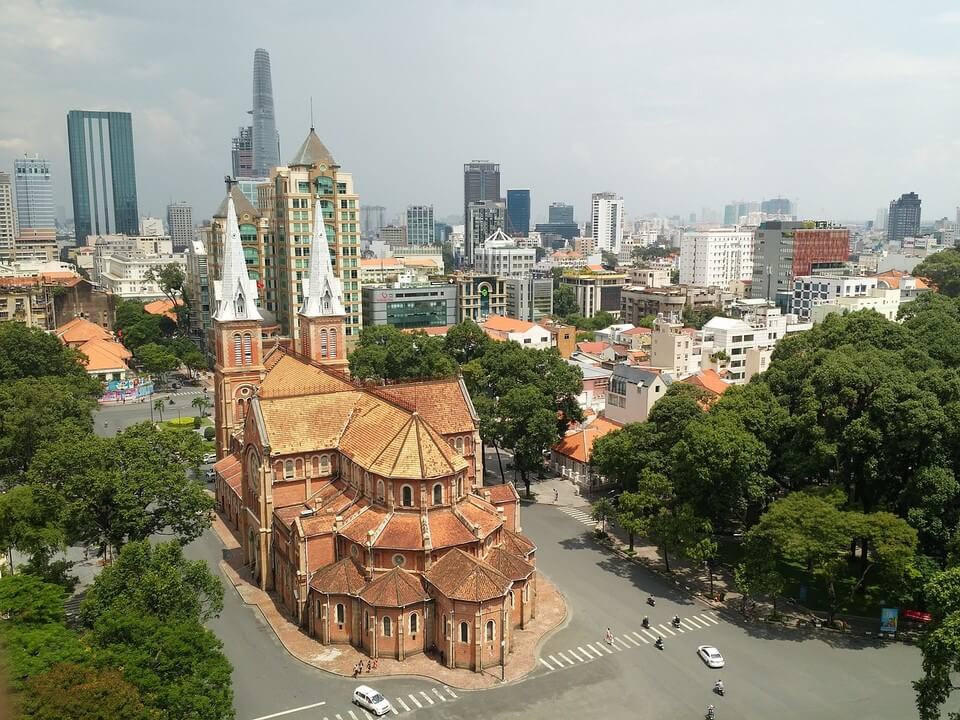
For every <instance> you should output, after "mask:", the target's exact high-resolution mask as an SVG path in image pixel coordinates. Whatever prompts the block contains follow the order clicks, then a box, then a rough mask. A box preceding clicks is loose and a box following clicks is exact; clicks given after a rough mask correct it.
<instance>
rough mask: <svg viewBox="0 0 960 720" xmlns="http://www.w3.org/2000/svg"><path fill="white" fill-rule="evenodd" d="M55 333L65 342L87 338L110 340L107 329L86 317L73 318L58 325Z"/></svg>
mask: <svg viewBox="0 0 960 720" xmlns="http://www.w3.org/2000/svg"><path fill="white" fill-rule="evenodd" d="M55 334H56V336H57V337H58V338H60V340H61V341H62V342H63V343H65V344H68V345H70V344H74V343H85V342H87V341H88V340H112V339H113V335H111V334H110V333H109V332H108V331H107V330H105V329H103V328H102V327H100V326H99V325H97V324H96V323H92V322H90V321H89V320H87V319H86V318H81V317H78V318H74V319H73V320H71V321H69V322H66V323H64V324H63V325H61V326H60V327H58V328H57V329H56V331H55Z"/></svg>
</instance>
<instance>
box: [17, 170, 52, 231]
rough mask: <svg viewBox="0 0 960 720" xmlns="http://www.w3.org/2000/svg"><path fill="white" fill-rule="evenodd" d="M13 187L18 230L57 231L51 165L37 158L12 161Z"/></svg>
mask: <svg viewBox="0 0 960 720" xmlns="http://www.w3.org/2000/svg"><path fill="white" fill-rule="evenodd" d="M13 184H14V189H15V191H16V196H17V222H18V224H19V226H20V230H21V231H23V230H56V227H57V222H56V219H55V218H54V215H53V186H52V184H51V182H50V163H49V162H47V161H46V160H44V159H42V158H41V157H40V156H39V155H34V156H33V157H32V158H31V157H26V156H24V157H22V158H20V159H19V160H14V161H13Z"/></svg>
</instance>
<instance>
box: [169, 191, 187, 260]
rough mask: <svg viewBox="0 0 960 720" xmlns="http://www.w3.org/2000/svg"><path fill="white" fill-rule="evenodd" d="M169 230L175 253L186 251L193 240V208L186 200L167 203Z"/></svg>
mask: <svg viewBox="0 0 960 720" xmlns="http://www.w3.org/2000/svg"><path fill="white" fill-rule="evenodd" d="M167 232H168V233H169V234H170V240H171V241H172V243H173V251H174V252H175V253H182V252H186V251H187V248H188V247H190V242H191V241H192V240H193V208H192V207H191V206H190V205H188V204H187V203H185V202H178V203H171V204H169V205H167Z"/></svg>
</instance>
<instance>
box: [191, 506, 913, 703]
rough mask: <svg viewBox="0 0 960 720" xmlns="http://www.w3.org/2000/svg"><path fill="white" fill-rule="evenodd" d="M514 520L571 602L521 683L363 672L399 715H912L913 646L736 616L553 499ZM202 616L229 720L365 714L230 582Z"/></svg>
mask: <svg viewBox="0 0 960 720" xmlns="http://www.w3.org/2000/svg"><path fill="white" fill-rule="evenodd" d="M524 526H525V527H524V529H525V531H526V532H527V533H529V534H530V536H531V537H533V538H534V540H536V542H537V544H538V546H539V550H538V560H537V562H538V566H539V567H540V568H541V570H542V571H543V572H545V573H546V574H547V575H548V576H550V577H551V579H552V580H554V582H556V583H557V584H558V585H559V586H560V587H561V588H562V589H563V591H564V593H565V594H566V596H567V598H568V600H569V603H570V606H571V611H572V612H571V617H570V619H569V621H568V623H567V625H566V626H565V627H564V628H562V629H561V630H559V631H558V632H557V633H555V634H554V635H553V636H552V637H551V638H550V639H549V640H548V641H547V642H546V643H545V645H544V648H543V653H542V657H543V659H544V660H545V662H543V663H541V665H540V666H539V668H538V670H536V671H535V672H534V674H533V675H532V676H531V677H530V678H528V679H527V680H525V681H523V682H521V683H517V684H515V685H511V686H507V687H503V688H498V689H496V690H490V691H482V692H463V691H459V690H448V689H446V688H444V687H443V686H441V685H438V684H437V683H433V682H430V681H424V680H419V679H414V678H394V679H390V680H377V681H376V682H375V683H373V684H374V685H375V686H376V687H377V689H379V690H380V691H381V692H383V693H384V694H385V695H386V696H387V697H388V698H389V699H390V700H391V701H392V702H393V704H394V707H395V709H396V710H397V712H398V714H399V715H408V714H413V713H416V714H417V715H418V716H420V715H423V716H429V717H436V718H443V719H453V718H498V719H501V718H520V717H523V718H541V717H548V716H549V717H551V718H556V717H559V718H577V719H578V720H579V719H580V718H584V717H602V718H628V717H629V718H636V717H650V718H687V717H690V718H701V717H703V711H704V709H705V707H706V705H707V704H708V703H710V702H714V703H715V704H716V705H717V708H718V712H717V717H718V720H724V719H725V718H777V719H778V720H788V719H789V718H804V719H805V720H806V719H809V718H813V717H815V718H818V719H823V720H830V719H832V718H836V719H837V720H839V719H841V718H844V719H846V718H850V717H855V716H859V717H870V718H890V719H891V720H894V719H896V720H902V719H903V718H909V717H911V716H914V715H915V713H914V711H913V705H912V700H913V695H912V691H911V689H910V680H911V679H913V678H914V677H915V676H916V674H917V670H918V667H919V655H918V653H917V651H916V650H915V649H913V648H911V647H907V646H904V645H898V644H894V645H889V646H875V645H872V644H868V643H861V642H859V641H848V640H845V639H843V638H836V637H834V636H831V635H824V636H818V635H804V634H797V633H796V632H794V631H788V630H783V631H777V630H775V629H771V628H768V627H766V626H746V627H741V626H739V625H737V624H736V623H734V622H731V621H730V620H728V619H727V618H726V617H724V616H719V615H717V614H716V613H714V612H713V611H711V610H708V609H706V608H704V607H702V606H701V605H698V604H696V603H694V602H693V601H691V600H690V599H689V598H686V597H685V596H683V595H682V594H678V593H676V592H675V591H674V590H673V589H672V588H670V587H667V586H665V585H664V584H663V583H662V582H661V581H660V580H659V579H658V578H657V577H656V576H653V575H651V574H650V573H648V572H646V571H645V570H643V569H642V568H638V567H636V566H634V565H632V564H629V563H625V562H623V561H621V560H620V559H619V558H616V557H615V556H613V555H612V554H610V553H609V552H608V551H606V550H605V549H604V548H601V547H600V546H598V545H596V544H595V543H593V542H592V541H591V540H590V539H589V534H588V533H589V527H588V526H587V525H586V524H585V523H583V522H581V521H580V520H578V519H577V518H576V517H573V516H570V515H568V514H566V513H563V512H561V510H560V509H559V508H556V507H552V506H547V505H543V506H536V505H535V506H531V507H527V508H524ZM188 554H189V555H190V556H192V557H196V558H203V559H205V560H207V561H208V562H209V563H211V565H212V566H214V567H216V563H217V562H218V561H219V559H220V557H221V550H220V547H219V542H218V540H217V538H216V536H215V535H214V534H213V533H212V532H208V533H207V534H206V535H205V536H204V537H203V538H202V539H201V540H198V541H197V542H196V543H194V544H193V545H191V546H190V547H189V548H188ZM648 593H653V594H654V595H655V596H656V597H657V599H658V601H657V606H656V607H655V608H648V606H646V605H645V603H644V599H645V598H646V596H647V594H648ZM645 613H647V614H649V615H650V617H651V621H652V623H653V624H654V630H655V631H656V630H659V632H660V634H662V635H663V637H664V638H665V641H666V646H665V649H664V651H663V652H659V651H657V650H655V649H654V647H653V645H652V642H650V641H651V640H652V638H651V637H650V636H648V635H646V634H645V633H644V632H643V628H642V626H641V619H642V616H643V615H644V614H645ZM674 613H677V614H679V615H680V616H681V617H682V618H683V628H684V631H683V632H682V633H681V632H677V631H673V632H674V633H675V634H673V635H671V634H670V631H671V630H672V628H670V625H669V619H670V618H671V617H672V616H673V614H674ZM660 625H663V626H665V627H662V628H658V627H657V626H660ZM607 626H610V627H611V628H612V630H613V632H614V634H615V635H616V637H617V640H616V641H615V644H614V646H613V647H612V648H609V647H606V648H605V644H604V642H603V636H604V631H605V629H606V627H607ZM211 627H212V629H213V630H214V631H215V632H216V633H217V634H218V635H219V636H220V637H221V639H222V640H223V642H224V646H225V651H226V653H227V656H228V657H229V658H230V660H231V661H232V662H233V664H234V667H235V670H234V695H235V705H236V708H237V718H238V720H255V719H261V720H265V719H266V718H268V717H270V716H274V717H283V718H290V720H306V719H307V718H310V719H311V720H323V719H324V718H327V719H328V720H337V718H338V716H339V720H354V718H356V720H362V719H363V718H364V714H363V712H362V711H360V710H359V709H357V708H351V706H350V704H349V697H350V693H351V691H352V689H353V687H355V686H356V684H357V683H356V682H355V681H353V680H348V679H341V678H336V677H333V676H330V675H327V674H326V673H322V672H320V671H318V670H315V669H313V668H310V667H308V666H305V665H303V664H301V663H299V662H298V661H296V660H293V659H291V658H290V657H289V656H288V655H287V654H286V653H285V652H284V650H283V648H282V647H281V646H280V644H279V643H278V641H277V640H276V638H275V636H274V635H273V634H272V632H270V630H269V628H268V627H267V626H266V625H265V623H264V622H263V621H262V619H261V618H260V617H259V616H258V614H257V613H256V612H255V611H254V610H251V609H250V608H248V607H247V606H245V605H243V604H242V603H241V602H240V600H239V598H238V597H237V595H236V593H234V592H232V591H228V592H227V595H226V598H225V607H224V612H223V614H222V615H221V617H220V618H218V619H216V620H214V621H213V622H212V623H211ZM645 640H646V642H645ZM700 644H714V645H716V646H718V647H719V648H720V650H721V652H722V653H723V654H724V656H725V658H726V659H727V662H728V667H727V668H725V669H724V670H723V671H717V670H709V669H708V668H706V667H705V666H704V665H703V664H702V663H701V662H700V660H699V659H698V658H697V657H696V654H695V651H696V646H697V645H700ZM717 677H722V678H723V680H724V683H725V684H726V686H727V689H728V694H727V696H726V697H723V698H717V697H715V696H713V695H712V693H711V688H712V686H713V681H714V679H715V678H717ZM411 695H412V696H413V697H412V698H411V697H410V696H411ZM316 703H325V704H323V705H317V706H314V705H315V704H316ZM401 703H402V704H401ZM416 703H419V707H418V706H417V704H416ZM299 708H302V709H299ZM290 710H294V712H286V711H290ZM351 712H352V715H351ZM276 713H285V714H283V715H275V714H276Z"/></svg>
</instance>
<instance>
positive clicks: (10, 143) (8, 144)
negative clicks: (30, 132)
mask: <svg viewBox="0 0 960 720" xmlns="http://www.w3.org/2000/svg"><path fill="white" fill-rule="evenodd" d="M29 145H30V143H29V142H27V141H26V140H25V139H24V138H21V137H12V138H0V150H12V151H13V152H24V151H26V149H27V147H28V146H29Z"/></svg>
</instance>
